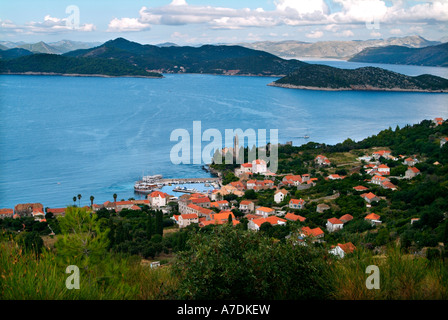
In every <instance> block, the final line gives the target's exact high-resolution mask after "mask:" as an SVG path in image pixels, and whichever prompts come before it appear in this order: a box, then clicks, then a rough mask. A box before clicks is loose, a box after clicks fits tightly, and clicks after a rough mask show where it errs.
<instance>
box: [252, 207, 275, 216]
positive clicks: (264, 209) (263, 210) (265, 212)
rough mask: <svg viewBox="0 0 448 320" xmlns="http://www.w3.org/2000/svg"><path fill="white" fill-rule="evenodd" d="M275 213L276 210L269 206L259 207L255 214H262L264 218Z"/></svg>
mask: <svg viewBox="0 0 448 320" xmlns="http://www.w3.org/2000/svg"><path fill="white" fill-rule="evenodd" d="M274 213H275V210H274V209H272V208H268V207H258V208H256V209H255V214H256V215H258V216H262V217H264V218H267V217H268V216H270V215H273V214H274Z"/></svg>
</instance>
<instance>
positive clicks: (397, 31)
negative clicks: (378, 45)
mask: <svg viewBox="0 0 448 320" xmlns="http://www.w3.org/2000/svg"><path fill="white" fill-rule="evenodd" d="M389 33H390V34H402V33H403V31H401V30H400V29H392V30H390V31H389Z"/></svg>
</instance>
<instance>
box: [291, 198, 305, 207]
mask: <svg viewBox="0 0 448 320" xmlns="http://www.w3.org/2000/svg"><path fill="white" fill-rule="evenodd" d="M304 206H305V200H303V199H291V200H290V201H289V207H290V208H291V209H303V207H304Z"/></svg>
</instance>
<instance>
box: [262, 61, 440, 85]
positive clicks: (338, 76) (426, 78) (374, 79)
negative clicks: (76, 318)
mask: <svg viewBox="0 0 448 320" xmlns="http://www.w3.org/2000/svg"><path fill="white" fill-rule="evenodd" d="M271 85H274V86H297V87H310V88H324V89H345V90H388V89H390V90H411V91H412V90H423V91H442V90H445V91H446V90H448V80H447V79H444V78H441V77H437V76H433V75H420V76H416V77H411V76H406V75H403V74H399V73H395V72H392V71H388V70H384V69H381V68H376V67H364V68H358V69H354V70H349V69H339V68H334V67H330V66H325V65H307V66H303V67H301V68H300V69H299V70H298V71H296V72H294V73H292V74H290V75H288V76H286V77H283V78H281V79H279V80H276V81H275V82H273V83H272V84H271Z"/></svg>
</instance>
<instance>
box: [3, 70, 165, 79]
mask: <svg viewBox="0 0 448 320" xmlns="http://www.w3.org/2000/svg"><path fill="white" fill-rule="evenodd" d="M0 75H6V76H9V75H17V76H62V77H97V78H148V79H162V78H164V76H163V75H162V76H161V77H155V76H139V75H121V76H112V75H107V74H82V73H56V72H34V71H27V72H1V73H0Z"/></svg>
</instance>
